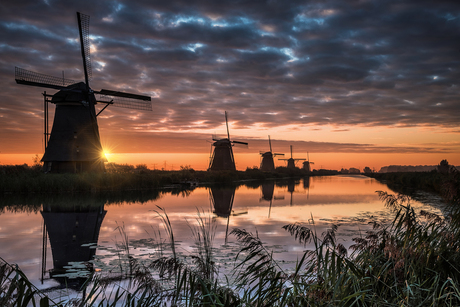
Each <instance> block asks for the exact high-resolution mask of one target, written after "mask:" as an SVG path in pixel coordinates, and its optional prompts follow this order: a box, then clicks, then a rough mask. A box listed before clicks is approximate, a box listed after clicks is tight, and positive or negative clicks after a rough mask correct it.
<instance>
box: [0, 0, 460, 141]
mask: <svg viewBox="0 0 460 307" xmlns="http://www.w3.org/2000/svg"><path fill="white" fill-rule="evenodd" d="M75 11H81V12H83V13H86V14H88V15H90V16H91V20H90V34H91V35H92V44H93V47H94V48H92V64H93V79H92V81H91V86H92V87H93V88H94V89H95V90H98V89H100V88H108V89H119V90H124V91H130V92H138V93H146V94H148V95H151V96H153V97H154V99H153V106H154V107H153V108H154V111H153V112H148V113H142V112H137V111H129V110H128V111H125V110H123V109H117V108H110V110H108V111H106V114H108V116H109V117H110V119H107V120H105V122H106V123H105V125H107V126H109V127H110V129H112V130H111V131H129V130H134V129H135V130H146V131H147V130H150V129H154V130H157V131H158V130H162V129H163V130H168V131H187V130H188V129H192V128H193V129H213V128H216V127H217V126H218V125H220V124H222V117H223V116H222V114H223V111H224V110H227V111H229V112H231V114H232V116H233V117H234V120H236V122H235V126H236V127H251V125H253V124H254V123H259V124H260V125H262V126H266V127H277V126H283V125H287V124H289V125H330V124H333V125H334V126H337V127H338V128H337V130H336V131H341V130H342V129H341V128H340V125H361V126H388V125H390V126H408V127H412V126H441V127H450V128H452V129H453V131H456V127H457V126H458V123H459V122H460V106H459V104H458V94H459V80H460V72H459V64H460V61H459V59H460V40H458V33H459V30H460V3H456V2H452V1H445V2H440V1H436V2H433V1H377V0H375V1H347V2H343V1H334V0H332V1H308V2H305V1H281V0H280V1H276V0H275V1H273V0H270V1H236V2H235V1H188V0H183V1H142V0H137V1H136V0H134V1H118V2H106V1H86V0H85V1H78V2H70V1H57V0H43V1H9V0H7V1H2V3H1V4H0V64H1V65H0V80H1V81H2V84H4V85H5V89H4V90H3V91H2V94H1V96H0V98H1V102H0V108H1V112H2V117H1V118H0V120H1V122H2V134H3V133H7V131H10V130H15V131H17V133H21V132H20V131H31V130H37V129H40V127H41V119H40V114H41V113H40V112H41V108H42V104H41V95H40V93H41V92H42V90H41V89H39V88H32V87H25V86H20V85H16V84H15V82H14V78H13V72H14V66H19V67H23V68H25V69H30V70H34V71H38V72H41V73H44V74H49V75H56V76H61V75H62V71H64V73H65V77H66V78H71V79H75V80H82V79H83V72H82V66H81V65H82V64H81V56H80V50H79V45H78V40H77V39H78V29H77V25H76V17H75ZM50 92H52V90H50ZM133 118H135V120H133ZM107 126H106V127H107ZM457 130H458V129H457Z"/></svg>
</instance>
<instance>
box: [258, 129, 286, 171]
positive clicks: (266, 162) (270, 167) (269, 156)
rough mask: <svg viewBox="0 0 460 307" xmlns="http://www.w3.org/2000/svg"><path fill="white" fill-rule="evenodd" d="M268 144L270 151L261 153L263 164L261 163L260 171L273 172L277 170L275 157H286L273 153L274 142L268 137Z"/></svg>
mask: <svg viewBox="0 0 460 307" xmlns="http://www.w3.org/2000/svg"><path fill="white" fill-rule="evenodd" d="M268 144H269V145H270V151H267V152H260V155H261V156H262V162H261V163H260V170H262V171H265V172H271V171H274V170H275V162H273V157H276V156H284V154H280V153H273V151H272V142H271V140H270V136H268Z"/></svg>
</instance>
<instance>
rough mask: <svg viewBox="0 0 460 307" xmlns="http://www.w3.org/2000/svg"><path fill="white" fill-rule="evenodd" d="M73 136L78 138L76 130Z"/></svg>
mask: <svg viewBox="0 0 460 307" xmlns="http://www.w3.org/2000/svg"><path fill="white" fill-rule="evenodd" d="M73 138H74V139H76V138H77V131H74V132H73Z"/></svg>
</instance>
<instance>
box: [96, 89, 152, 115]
mask: <svg viewBox="0 0 460 307" xmlns="http://www.w3.org/2000/svg"><path fill="white" fill-rule="evenodd" d="M96 94H98V95H97V97H96V101H97V102H102V103H108V104H113V106H115V107H119V108H126V109H134V110H144V111H152V103H151V102H150V97H148V98H149V100H148V101H144V100H139V99H137V98H130V97H124V96H118V95H103V94H100V93H99V92H96ZM136 96H140V95H136Z"/></svg>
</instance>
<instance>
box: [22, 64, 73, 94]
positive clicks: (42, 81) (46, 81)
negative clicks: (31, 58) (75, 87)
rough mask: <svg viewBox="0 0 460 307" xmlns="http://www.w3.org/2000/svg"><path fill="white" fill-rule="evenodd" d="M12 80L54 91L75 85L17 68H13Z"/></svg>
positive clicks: (67, 81) (70, 81)
mask: <svg viewBox="0 0 460 307" xmlns="http://www.w3.org/2000/svg"><path fill="white" fill-rule="evenodd" d="M14 78H15V80H16V83H18V84H24V85H31V86H39V87H46V88H54V89H56V90H61V89H63V88H65V87H67V86H69V85H71V84H75V83H76V82H75V81H74V80H69V79H64V78H59V77H54V76H49V75H44V74H40V73H38V72H34V71H30V70H26V69H23V68H19V67H15V68H14Z"/></svg>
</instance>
